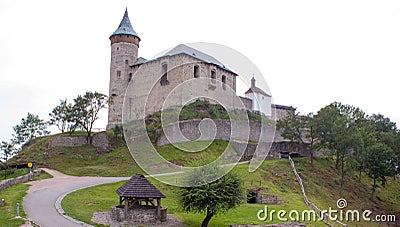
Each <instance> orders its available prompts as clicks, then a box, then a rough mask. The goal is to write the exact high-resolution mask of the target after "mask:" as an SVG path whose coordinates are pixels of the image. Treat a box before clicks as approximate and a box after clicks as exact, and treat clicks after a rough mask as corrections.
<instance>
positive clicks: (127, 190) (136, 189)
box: [117, 174, 165, 198]
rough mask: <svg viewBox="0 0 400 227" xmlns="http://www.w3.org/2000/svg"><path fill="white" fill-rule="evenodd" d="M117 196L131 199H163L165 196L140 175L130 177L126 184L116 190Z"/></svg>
mask: <svg viewBox="0 0 400 227" xmlns="http://www.w3.org/2000/svg"><path fill="white" fill-rule="evenodd" d="M117 194H118V195H119V196H124V197H133V198H165V195H164V194H162V193H161V192H160V191H159V190H158V189H157V188H156V187H155V186H154V185H153V184H152V183H150V181H148V180H147V179H146V177H144V176H143V175H141V174H136V175H135V176H133V177H131V179H129V180H128V182H126V183H125V184H124V185H122V186H121V187H120V188H118V189H117Z"/></svg>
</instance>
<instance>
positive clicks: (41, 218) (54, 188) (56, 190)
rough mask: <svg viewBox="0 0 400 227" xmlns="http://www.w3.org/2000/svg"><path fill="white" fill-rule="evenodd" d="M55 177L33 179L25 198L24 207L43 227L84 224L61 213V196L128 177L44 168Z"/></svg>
mask: <svg viewBox="0 0 400 227" xmlns="http://www.w3.org/2000/svg"><path fill="white" fill-rule="evenodd" d="M43 170H44V171H46V172H48V173H49V174H51V175H53V178H50V179H45V180H40V181H31V182H29V184H30V185H31V187H30V188H29V190H28V194H27V195H26V196H25V198H24V200H23V207H24V210H25V213H26V215H27V216H28V218H29V219H30V220H32V221H33V222H35V223H36V224H39V225H40V226H42V227H47V226H49V227H50V226H51V227H57V226H62V227H69V226H82V225H80V224H78V223H76V222H73V221H71V220H68V219H66V218H64V216H62V215H60V214H59V213H58V212H57V210H56V208H55V203H56V200H57V198H59V197H60V196H62V195H64V194H66V193H68V192H71V191H74V190H77V189H80V188H84V187H89V186H94V185H99V184H106V183H111V182H118V181H122V180H127V179H129V178H127V177H74V176H69V175H65V174H63V173H60V172H58V171H56V170H52V169H46V168H43Z"/></svg>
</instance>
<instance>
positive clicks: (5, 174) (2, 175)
mask: <svg viewBox="0 0 400 227" xmlns="http://www.w3.org/2000/svg"><path fill="white" fill-rule="evenodd" d="M27 173H29V169H27V168H25V169H8V170H1V171H0V181H1V180H5V179H10V178H15V177H19V176H23V175H25V174H27Z"/></svg>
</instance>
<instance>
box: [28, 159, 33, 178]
mask: <svg viewBox="0 0 400 227" xmlns="http://www.w3.org/2000/svg"><path fill="white" fill-rule="evenodd" d="M32 166H33V164H32V162H29V163H28V168H29V180H30V181H32Z"/></svg>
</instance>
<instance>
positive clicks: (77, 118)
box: [70, 91, 108, 143]
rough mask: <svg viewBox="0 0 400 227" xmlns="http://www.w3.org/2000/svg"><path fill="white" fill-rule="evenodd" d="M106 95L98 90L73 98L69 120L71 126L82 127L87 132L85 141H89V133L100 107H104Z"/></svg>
mask: <svg viewBox="0 0 400 227" xmlns="http://www.w3.org/2000/svg"><path fill="white" fill-rule="evenodd" d="M107 104H108V97H107V96H106V95H104V94H101V93H99V92H89V91H87V92H86V93H85V94H84V95H83V96H82V95H78V97H77V98H75V99H74V105H73V107H72V117H71V119H70V120H71V122H73V123H74V124H73V127H74V128H76V127H79V126H80V127H82V128H83V129H84V130H85V131H86V132H87V141H88V143H91V142H92V141H91V133H92V129H93V125H94V123H95V121H96V120H97V119H98V118H99V117H98V114H99V112H100V110H101V109H103V108H106V106H107Z"/></svg>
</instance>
